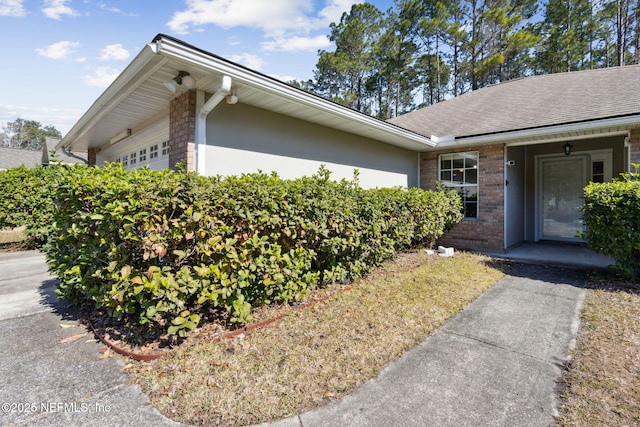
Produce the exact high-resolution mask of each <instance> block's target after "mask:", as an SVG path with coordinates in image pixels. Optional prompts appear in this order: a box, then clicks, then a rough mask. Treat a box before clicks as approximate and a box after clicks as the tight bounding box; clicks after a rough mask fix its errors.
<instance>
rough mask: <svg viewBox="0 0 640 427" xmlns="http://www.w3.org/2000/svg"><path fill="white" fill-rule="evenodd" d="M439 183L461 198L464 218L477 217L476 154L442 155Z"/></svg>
mask: <svg viewBox="0 0 640 427" xmlns="http://www.w3.org/2000/svg"><path fill="white" fill-rule="evenodd" d="M438 175H439V178H440V181H441V182H442V183H443V184H444V186H445V187H447V188H450V189H453V190H456V191H457V192H458V193H460V196H461V197H462V203H463V204H464V216H465V218H477V217H478V152H477V151H470V152H466V153H454V154H442V155H441V156H440V172H439V174H438Z"/></svg>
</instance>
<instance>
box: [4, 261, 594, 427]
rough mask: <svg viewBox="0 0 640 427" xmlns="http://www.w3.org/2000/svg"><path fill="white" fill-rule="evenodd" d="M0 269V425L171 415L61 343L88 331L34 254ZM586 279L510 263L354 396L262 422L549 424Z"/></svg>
mask: <svg viewBox="0 0 640 427" xmlns="http://www.w3.org/2000/svg"><path fill="white" fill-rule="evenodd" d="M0 273H1V274H0V404H2V407H1V410H0V425H17V426H23V425H24V426H26V425H29V426H45V425H46V426H54V427H55V426H76V425H77V426H81V425H97V426H103V425H104V426H106V425H119V426H175V425H178V424H176V423H174V422H172V421H171V420H168V419H166V418H165V417H163V416H162V415H161V414H160V413H159V412H158V411H157V410H155V409H154V408H153V407H151V406H150V405H149V402H148V399H147V397H146V396H145V395H144V394H143V393H142V392H141V391H140V389H139V388H138V387H137V386H132V385H127V384H126V380H127V376H126V374H125V373H124V372H123V370H122V368H123V365H124V363H123V362H122V360H120V359H119V358H113V359H104V360H100V358H99V356H100V351H99V350H100V348H101V347H102V346H101V345H100V344H97V343H93V342H90V343H88V342H86V341H87V339H89V338H91V336H90V335H89V334H88V335H87V336H86V337H83V338H81V339H78V340H75V341H72V342H68V343H64V342H61V340H63V339H64V338H66V337H71V336H74V335H76V334H81V333H83V332H86V330H85V329H84V328H82V327H80V326H78V324H77V317H76V314H75V313H74V312H73V311H71V310H70V309H69V308H68V307H67V306H65V305H64V304H61V303H60V302H58V301H57V298H55V296H54V294H53V285H54V281H53V279H52V278H51V277H50V276H49V274H48V273H47V269H46V265H45V263H44V257H43V256H42V255H41V254H39V253H38V252H22V253H15V254H2V253H0ZM585 282H586V274H585V273H584V272H581V271H578V270H570V269H561V268H556V267H546V266H541V265H526V264H516V265H515V267H514V269H513V271H512V273H511V274H510V275H509V276H507V277H505V278H504V279H503V280H502V281H500V282H499V283H497V284H496V285H495V286H494V287H492V288H491V289H490V290H489V291H487V292H485V293H484V294H483V295H482V296H481V297H480V298H478V299H477V300H476V301H475V302H473V303H472V304H470V305H469V306H468V307H467V308H465V309H464V310H463V311H462V312H461V313H460V314H459V315H458V316H456V317H455V318H454V319H452V320H451V321H449V322H448V323H446V324H445V325H444V326H443V327H442V328H441V329H440V330H438V331H437V332H436V333H435V334H433V335H432V336H430V337H429V338H427V339H426V340H425V341H424V342H423V343H422V344H420V345H418V346H417V347H415V348H414V349H412V350H411V351H409V352H408V353H406V354H405V355H404V356H403V357H402V358H400V359H399V360H398V361H396V362H394V363H392V364H390V365H389V366H388V367H387V368H385V369H384V370H383V371H382V372H381V374H380V375H379V376H378V377H377V378H376V379H373V380H371V381H369V382H367V383H366V384H365V385H364V386H363V387H361V388H360V389H359V390H358V391H357V392H355V393H354V394H352V395H351V396H348V397H347V398H345V399H343V400H341V401H339V402H336V403H335V404H333V405H329V406H326V407H322V408H319V409H317V410H315V411H311V412H308V413H304V414H301V415H299V416H295V417H292V418H289V419H286V420H281V421H279V422H276V423H271V424H269V425H271V426H279V427H288V426H292V427H293V426H296V427H298V426H304V427H311V426H403V427H404V426H480V425H481V426H551V425H554V418H553V417H554V415H555V414H556V413H557V410H558V405H559V401H558V384H559V383H560V380H561V376H562V367H563V365H564V363H565V362H566V361H567V359H568V356H569V354H570V350H571V348H572V345H573V342H574V337H575V334H576V332H577V328H578V315H579V311H580V307H581V302H582V299H583V298H584V289H583V286H584V284H585ZM61 324H64V325H67V326H69V327H65V328H62V327H61V326H60V325H61ZM7 404H8V405H9V406H7Z"/></svg>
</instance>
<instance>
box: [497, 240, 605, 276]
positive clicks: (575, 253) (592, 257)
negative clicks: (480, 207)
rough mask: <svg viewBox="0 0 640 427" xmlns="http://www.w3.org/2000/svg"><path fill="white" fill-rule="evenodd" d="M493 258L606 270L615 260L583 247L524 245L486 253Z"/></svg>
mask: <svg viewBox="0 0 640 427" xmlns="http://www.w3.org/2000/svg"><path fill="white" fill-rule="evenodd" d="M486 254H487V255H490V256H492V257H494V258H501V259H508V260H512V261H518V262H524V263H530V264H540V265H548V266H556V267H570V268H581V269H584V268H587V269H596V270H606V269H607V268H608V267H609V266H611V265H613V264H615V260H614V259H613V258H610V257H608V256H606V255H603V254H600V253H597V252H594V251H592V250H591V249H589V248H588V247H586V246H584V245H575V244H569V243H568V244H561V243H524V244H522V245H519V246H517V247H514V248H511V249H509V250H507V252H506V253H486Z"/></svg>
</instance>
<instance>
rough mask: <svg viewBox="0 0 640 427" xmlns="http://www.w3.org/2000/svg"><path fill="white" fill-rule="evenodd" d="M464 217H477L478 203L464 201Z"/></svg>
mask: <svg viewBox="0 0 640 427" xmlns="http://www.w3.org/2000/svg"><path fill="white" fill-rule="evenodd" d="M464 211H465V215H464V216H465V217H467V218H477V217H478V204H477V203H476V202H473V203H468V202H467V203H465V204H464Z"/></svg>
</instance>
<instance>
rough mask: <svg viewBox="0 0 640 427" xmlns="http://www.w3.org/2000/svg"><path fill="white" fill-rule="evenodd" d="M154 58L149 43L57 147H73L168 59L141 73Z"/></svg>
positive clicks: (153, 47) (154, 55) (152, 49)
mask: <svg viewBox="0 0 640 427" xmlns="http://www.w3.org/2000/svg"><path fill="white" fill-rule="evenodd" d="M154 58H155V59H158V57H157V55H156V52H155V46H153V45H152V44H149V45H147V46H146V47H145V48H144V49H143V50H142V51H141V52H140V53H139V54H138V56H136V58H135V59H134V60H133V61H132V62H131V63H130V64H129V66H127V68H125V70H124V71H123V72H122V73H121V74H120V75H119V76H118V77H117V78H116V79H115V80H114V81H113V83H111V85H109V87H108V88H107V89H106V90H105V91H104V92H103V93H102V95H100V96H99V97H98V99H97V100H96V101H95V102H94V103H93V104H92V105H91V107H89V109H88V110H87V111H86V112H85V113H84V115H83V116H82V117H81V118H80V120H78V122H77V123H76V124H75V125H74V126H73V128H71V130H70V131H69V132H68V133H67V134H66V135H65V136H64V138H62V140H60V142H59V143H58V145H56V149H59V148H63V147H64V148H67V149H69V148H71V146H72V145H73V142H74V141H75V140H76V139H78V138H80V137H82V136H83V135H84V134H85V133H86V132H87V131H88V130H89V129H91V127H92V126H94V125H95V124H96V123H98V122H99V121H100V120H102V118H103V117H104V116H106V115H107V114H108V113H109V112H111V110H112V109H113V107H114V106H116V105H117V104H118V103H119V102H121V101H122V100H123V99H125V98H126V97H127V96H129V95H130V94H131V92H133V91H134V90H135V89H136V88H137V87H138V84H139V82H142V81H145V80H147V79H148V78H149V77H150V76H151V75H152V74H153V73H155V72H156V71H157V70H158V69H159V68H160V67H162V65H163V64H164V63H165V62H166V61H167V60H166V59H162V58H161V59H160V61H158V62H157V63H156V65H155V66H154V67H152V68H151V69H150V70H147V72H145V73H143V74H141V72H142V70H143V69H144V67H145V66H146V65H147V64H149V62H151V60H153V59H154Z"/></svg>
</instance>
